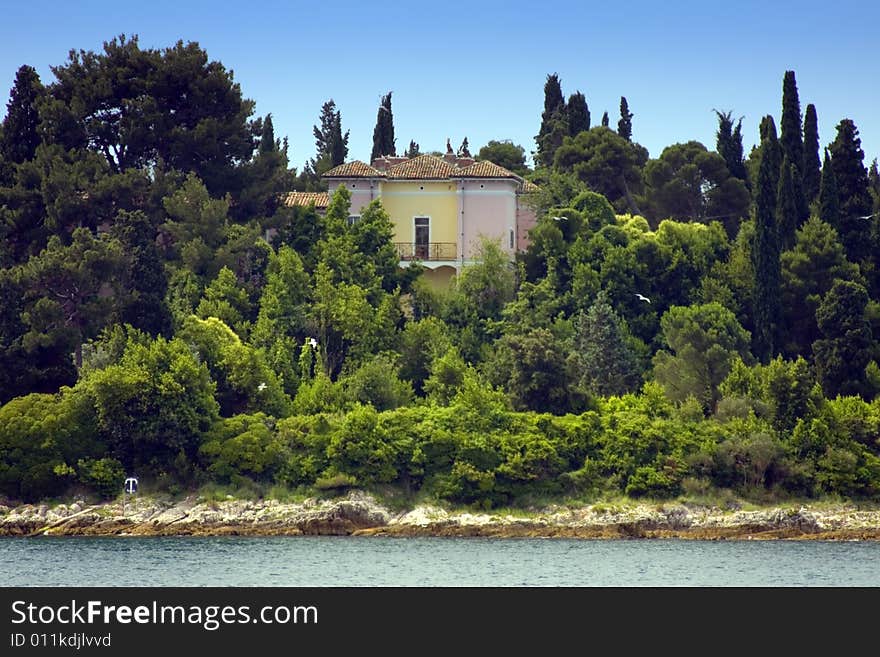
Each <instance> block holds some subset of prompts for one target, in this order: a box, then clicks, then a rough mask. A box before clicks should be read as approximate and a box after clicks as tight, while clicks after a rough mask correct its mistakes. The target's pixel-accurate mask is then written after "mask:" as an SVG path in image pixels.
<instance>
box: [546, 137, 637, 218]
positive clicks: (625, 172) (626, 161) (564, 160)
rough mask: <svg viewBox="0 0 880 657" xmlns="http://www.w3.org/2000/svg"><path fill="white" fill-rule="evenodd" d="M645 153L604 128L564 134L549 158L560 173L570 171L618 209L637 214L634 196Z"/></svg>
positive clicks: (635, 145)
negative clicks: (552, 157)
mask: <svg viewBox="0 0 880 657" xmlns="http://www.w3.org/2000/svg"><path fill="white" fill-rule="evenodd" d="M647 160H648V152H647V151H646V150H645V149H644V148H643V147H641V146H639V145H638V144H635V143H630V142H629V141H627V140H626V139H624V138H623V137H621V136H620V135H618V134H617V133H616V132H613V131H612V130H609V129H607V128H603V127H599V128H591V129H590V130H587V131H586V132H581V133H579V134H578V135H577V136H575V137H566V138H565V139H564V140H563V142H562V144H561V145H560V147H559V148H558V150H557V151H556V154H555V156H554V159H553V163H554V166H555V167H556V168H557V169H558V170H560V171H563V172H571V173H574V174H575V175H576V176H577V177H578V179H580V180H581V181H583V182H584V183H586V185H587V187H588V188H589V189H591V190H593V191H594V192H598V193H599V194H602V195H603V196H605V198H607V199H608V200H609V201H610V202H611V204H612V205H613V206H614V208H615V209H616V210H617V211H619V212H622V211H625V210H628V211H630V212H633V213H635V214H639V213H640V210H639V208H638V206H637V205H636V202H635V198H634V197H635V195H637V194H639V193H641V191H642V175H641V167H643V166H644V164H645V162H646V161H647Z"/></svg>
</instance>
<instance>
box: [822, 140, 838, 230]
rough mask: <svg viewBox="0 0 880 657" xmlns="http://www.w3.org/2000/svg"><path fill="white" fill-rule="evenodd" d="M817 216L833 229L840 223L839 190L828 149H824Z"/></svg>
mask: <svg viewBox="0 0 880 657" xmlns="http://www.w3.org/2000/svg"><path fill="white" fill-rule="evenodd" d="M819 218H820V219H821V220H822V221H824V222H825V223H826V224H828V225H829V226H833V227H834V228H835V230H836V229H837V227H838V225H839V224H840V192H839V191H838V189H837V176H835V175H834V167H833V166H831V158H830V157H829V156H828V149H827V148H826V149H825V163H824V164H823V165H822V188H821V191H820V192H819Z"/></svg>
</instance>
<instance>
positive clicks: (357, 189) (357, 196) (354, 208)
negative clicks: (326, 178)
mask: <svg viewBox="0 0 880 657" xmlns="http://www.w3.org/2000/svg"><path fill="white" fill-rule="evenodd" d="M374 184H375V187H374V188H373V189H370V181H369V180H367V179H364V178H358V179H356V180H338V181H337V180H333V181H330V184H329V185H328V191H329V193H330V198H331V200H332V199H333V192H335V191H336V190H337V189H338V188H339V187H340V186H342V185H345V186H346V187H347V188H348V191H349V192H351V210H350V212H351V214H360V213H361V212H362V211H363V209H364V208H365V207H367V206H368V205H369V204H370V201H372V200H373V199H374V198H377V197H378V196H379V184H378V183H374Z"/></svg>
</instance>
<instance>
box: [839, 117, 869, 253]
mask: <svg viewBox="0 0 880 657" xmlns="http://www.w3.org/2000/svg"><path fill="white" fill-rule="evenodd" d="M829 150H830V151H831V166H832V167H834V176H835V178H836V181H837V189H838V192H839V198H840V218H839V221H838V223H837V225H836V226H835V227H836V228H837V231H838V232H839V233H840V239H841V240H842V241H843V246H844V247H845V248H846V253H847V256H848V257H849V259H850V260H852V261H853V262H859V261H861V260H864V259H865V258H867V257H868V256H869V255H870V253H869V251H870V242H869V241H868V240H867V239H866V236H867V234H868V227H869V224H868V222H867V220H866V217H868V216H869V215H870V214H871V194H870V193H869V192H868V171H867V169H865V165H864V163H863V162H864V159H865V153H864V152H863V151H862V140H861V139H859V131H858V129H857V128H856V126H855V123H853V122H852V120H850V119H843V120H842V121H841V122H840V123H839V124H838V125H837V136H836V137H835V139H834V141H833V142H832V143H831V145H830V146H829Z"/></svg>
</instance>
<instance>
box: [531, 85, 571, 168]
mask: <svg viewBox="0 0 880 657" xmlns="http://www.w3.org/2000/svg"><path fill="white" fill-rule="evenodd" d="M567 114H568V111H567V108H566V107H565V98H564V97H563V95H562V84H561V83H560V81H559V76H558V75H557V74H556V73H552V74H550V75H548V76H547V81H546V82H545V83H544V111H543V112H542V113H541V128H540V130H538V134H537V136H536V137H535V143H536V144H537V146H538V150H537V153H536V155H535V160H536V161H537V163H538V165H539V166H545V167H549V166H552V165H553V158H554V157H555V156H556V149H557V148H559V147H560V146H561V145H562V139H563V137H565V136H566V135H568V115H567Z"/></svg>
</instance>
